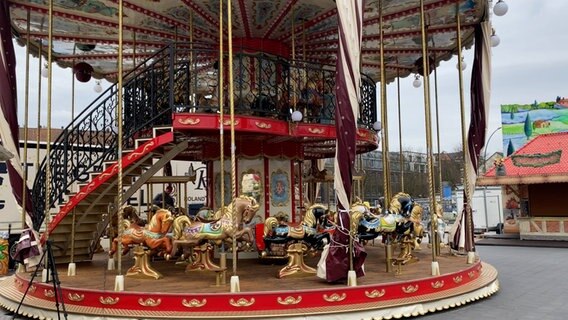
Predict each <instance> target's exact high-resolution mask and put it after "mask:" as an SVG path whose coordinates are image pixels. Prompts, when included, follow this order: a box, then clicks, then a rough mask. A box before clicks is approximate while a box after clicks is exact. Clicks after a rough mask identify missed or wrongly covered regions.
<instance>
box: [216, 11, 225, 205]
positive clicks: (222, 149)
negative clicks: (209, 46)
mask: <svg viewBox="0 0 568 320" xmlns="http://www.w3.org/2000/svg"><path fill="white" fill-rule="evenodd" d="M217 77H218V79H219V80H218V83H219V85H218V90H219V93H218V95H219V113H220V119H221V122H220V125H219V162H220V166H221V174H220V177H221V178H220V179H221V208H223V207H225V130H224V129H225V128H224V127H225V125H224V122H225V108H224V105H223V100H224V96H223V86H224V85H225V84H224V78H223V0H221V1H219V67H218V74H217Z"/></svg>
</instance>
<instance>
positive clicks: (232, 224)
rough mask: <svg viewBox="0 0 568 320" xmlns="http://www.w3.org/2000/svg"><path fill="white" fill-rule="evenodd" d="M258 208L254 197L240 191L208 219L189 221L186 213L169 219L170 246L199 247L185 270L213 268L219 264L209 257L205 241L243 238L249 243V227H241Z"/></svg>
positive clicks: (250, 237) (250, 233) (208, 249)
mask: <svg viewBox="0 0 568 320" xmlns="http://www.w3.org/2000/svg"><path fill="white" fill-rule="evenodd" d="M259 208H260V205H259V204H258V203H257V201H256V199H255V198H253V197H250V196H245V195H241V196H239V197H237V198H235V199H234V201H232V202H231V204H229V205H228V206H226V207H224V208H222V209H219V210H218V211H217V212H216V213H215V215H214V219H213V220H212V221H211V222H202V221H192V220H191V219H190V218H189V217H188V216H179V217H177V218H175V219H174V222H173V246H174V250H175V249H176V248H177V246H190V247H195V246H197V245H200V246H201V247H200V248H199V249H198V248H195V249H194V253H193V255H194V259H193V263H192V265H190V266H188V270H196V269H198V270H203V269H207V270H213V269H218V268H219V267H218V266H216V265H215V264H213V262H211V261H210V257H209V251H211V250H212V247H211V245H210V244H209V243H207V241H213V242H214V243H215V244H216V245H221V244H222V243H223V242H232V240H233V239H236V240H243V241H245V242H247V243H248V245H250V244H252V241H253V239H254V236H253V234H252V230H251V229H250V228H248V227H243V226H242V225H243V224H247V223H249V222H250V221H251V220H252V219H253V218H254V216H255V215H256V212H257V211H258V209H259Z"/></svg>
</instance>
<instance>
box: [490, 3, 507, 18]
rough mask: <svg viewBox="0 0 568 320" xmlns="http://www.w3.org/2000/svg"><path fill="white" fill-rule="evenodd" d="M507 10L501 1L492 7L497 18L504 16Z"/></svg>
mask: <svg viewBox="0 0 568 320" xmlns="http://www.w3.org/2000/svg"><path fill="white" fill-rule="evenodd" d="M508 10H509V6H508V5H507V4H506V3H505V1H503V0H499V1H497V3H496V4H495V5H494V6H493V13H494V14H495V15H496V16H499V17H501V16H504V15H505V14H506V13H507V11H508Z"/></svg>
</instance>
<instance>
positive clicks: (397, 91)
mask: <svg viewBox="0 0 568 320" xmlns="http://www.w3.org/2000/svg"><path fill="white" fill-rule="evenodd" d="M396 100H397V102H398V150H399V153H398V161H399V166H400V191H402V192H404V154H403V151H402V116H401V113H402V111H401V104H400V70H399V69H398V67H397V69H396Z"/></svg>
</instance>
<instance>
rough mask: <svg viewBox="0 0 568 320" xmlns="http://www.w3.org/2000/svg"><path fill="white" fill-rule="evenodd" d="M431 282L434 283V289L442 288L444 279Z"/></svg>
mask: <svg viewBox="0 0 568 320" xmlns="http://www.w3.org/2000/svg"><path fill="white" fill-rule="evenodd" d="M430 284H431V285H432V288H434V289H440V288H441V287H443V286H444V280H442V281H436V282H432V283H430Z"/></svg>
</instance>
